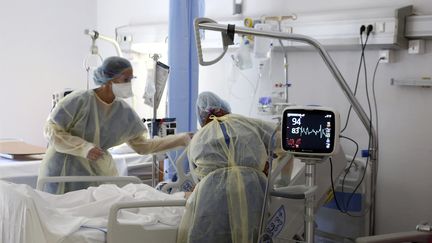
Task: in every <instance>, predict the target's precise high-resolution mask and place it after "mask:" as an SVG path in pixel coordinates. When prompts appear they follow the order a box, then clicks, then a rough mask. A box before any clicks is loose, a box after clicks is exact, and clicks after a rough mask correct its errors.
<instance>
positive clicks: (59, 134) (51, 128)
mask: <svg viewBox="0 0 432 243" xmlns="http://www.w3.org/2000/svg"><path fill="white" fill-rule="evenodd" d="M44 135H45V137H46V139H48V142H49V144H50V145H51V146H52V147H54V149H55V150H56V151H57V152H60V153H65V154H71V155H75V156H80V157H84V158H86V157H87V155H88V152H89V151H90V150H91V149H92V148H93V147H95V145H94V144H92V143H89V142H87V141H85V140H84V139H82V138H80V137H77V136H73V135H72V134H70V133H68V132H66V131H65V130H64V129H63V128H62V127H61V126H59V125H57V124H56V123H54V122H53V121H51V120H48V122H47V124H46V125H45V129H44Z"/></svg>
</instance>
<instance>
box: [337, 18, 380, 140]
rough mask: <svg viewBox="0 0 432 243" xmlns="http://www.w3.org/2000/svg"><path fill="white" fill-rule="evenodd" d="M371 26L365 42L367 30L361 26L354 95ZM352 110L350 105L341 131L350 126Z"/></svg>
mask: <svg viewBox="0 0 432 243" xmlns="http://www.w3.org/2000/svg"><path fill="white" fill-rule="evenodd" d="M369 26H372V25H369ZM369 26H368V31H367V33H366V40H365V42H364V43H363V32H364V31H366V27H365V26H364V25H362V26H361V27H360V43H361V48H362V51H361V55H360V63H359V67H358V70H357V78H356V83H355V87H354V96H355V95H356V94H357V88H358V84H359V79H360V72H361V67H362V64H363V61H364V58H365V56H364V51H365V49H366V45H367V42H368V40H369V35H370V32H371V30H370V31H369V29H370V28H369ZM351 111H352V105H350V107H349V109H348V114H347V118H346V121H345V125H344V126H343V128H342V129H341V133H343V132H344V131H345V130H346V128H347V126H348V122H349V119H350V116H351Z"/></svg>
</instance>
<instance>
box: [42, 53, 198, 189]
mask: <svg viewBox="0 0 432 243" xmlns="http://www.w3.org/2000/svg"><path fill="white" fill-rule="evenodd" d="M133 77H134V76H133V69H132V65H131V63H130V62H129V61H128V60H127V59H124V58H121V57H110V58H107V59H105V61H104V62H103V64H102V65H101V66H100V67H99V68H98V69H97V70H96V71H95V74H94V78H93V79H94V81H95V83H96V84H97V85H100V87H99V88H96V89H94V90H87V91H75V92H72V93H71V94H69V95H68V96H66V97H65V98H64V99H63V100H61V101H60V102H59V103H58V104H57V105H56V107H55V108H54V109H53V111H52V112H51V114H50V116H49V118H48V121H47V124H46V126H45V131H44V134H45V137H46V138H47V139H48V141H49V148H48V150H47V153H46V156H45V158H44V159H43V162H42V164H41V168H40V172H39V177H40V178H41V177H49V176H117V175H118V172H117V169H116V165H115V163H114V160H113V158H112V156H111V154H110V153H109V152H108V151H107V150H108V149H109V148H111V147H113V146H116V145H120V144H122V143H125V142H127V143H128V145H129V146H130V147H131V148H132V149H133V150H135V151H136V152H137V153H139V154H149V153H156V152H161V151H166V150H170V149H173V148H175V147H181V146H186V145H187V144H188V142H189V141H190V134H188V133H181V134H178V135H172V136H167V137H164V138H158V139H147V138H146V132H147V129H146V127H145V125H144V123H143V122H142V121H141V119H140V118H139V117H138V115H137V114H136V112H135V111H134V110H133V109H132V108H131V107H130V106H129V105H128V104H127V103H126V102H125V101H124V100H123V98H128V97H131V96H132V86H131V80H132V79H133ZM89 185H91V184H90V183H83V182H76V183H51V184H48V185H47V188H46V189H45V190H46V191H48V192H51V193H65V192H68V191H74V190H79V189H84V188H87V187H88V186H89Z"/></svg>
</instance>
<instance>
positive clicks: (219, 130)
mask: <svg viewBox="0 0 432 243" xmlns="http://www.w3.org/2000/svg"><path fill="white" fill-rule="evenodd" d="M197 117H198V118H199V122H200V124H201V126H202V128H201V129H200V130H199V131H198V132H197V133H196V134H195V135H194V137H193V139H192V141H191V143H190V145H189V146H188V151H187V152H188V158H189V161H190V163H191V164H192V166H191V173H192V175H194V177H196V179H197V180H198V181H199V183H198V184H197V185H196V187H195V189H194V191H193V193H192V194H191V195H190V197H189V199H188V201H187V204H186V211H185V214H184V215H183V217H182V220H181V223H180V226H179V230H178V238H177V243H200V242H206V243H219V242H224V243H251V242H257V239H258V231H259V229H258V228H259V222H260V216H261V209H262V205H263V204H262V203H263V199H264V191H265V184H266V175H265V174H264V172H263V171H264V170H265V165H266V160H267V158H268V151H269V148H270V144H271V143H270V139H271V137H272V133H273V132H274V131H275V128H276V124H273V123H269V122H265V121H262V120H258V119H253V118H248V117H244V116H241V115H236V114H231V108H230V106H229V105H228V103H227V102H226V101H224V100H222V99H221V98H219V96H217V95H216V94H214V93H211V92H203V93H201V94H200V95H199V96H198V100H197ZM278 137H280V133H276V138H275V140H276V145H275V147H274V152H275V154H276V155H277V156H278V159H277V161H275V162H276V163H280V164H281V165H284V163H282V161H286V163H287V164H286V170H287V173H288V174H289V175H290V173H291V169H292V162H293V161H292V158H291V156H290V155H289V154H287V153H285V152H283V151H282V149H281V145H280V138H278Z"/></svg>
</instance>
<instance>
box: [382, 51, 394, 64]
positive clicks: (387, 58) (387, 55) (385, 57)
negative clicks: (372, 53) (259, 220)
mask: <svg viewBox="0 0 432 243" xmlns="http://www.w3.org/2000/svg"><path fill="white" fill-rule="evenodd" d="M379 57H380V58H381V62H382V63H392V62H394V58H393V51H392V50H380V51H379Z"/></svg>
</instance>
